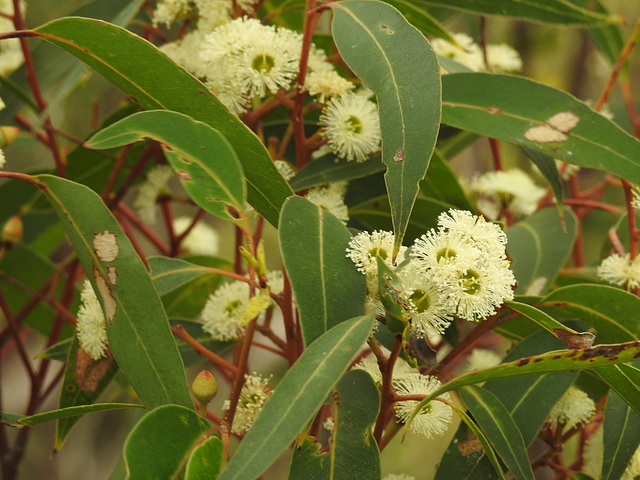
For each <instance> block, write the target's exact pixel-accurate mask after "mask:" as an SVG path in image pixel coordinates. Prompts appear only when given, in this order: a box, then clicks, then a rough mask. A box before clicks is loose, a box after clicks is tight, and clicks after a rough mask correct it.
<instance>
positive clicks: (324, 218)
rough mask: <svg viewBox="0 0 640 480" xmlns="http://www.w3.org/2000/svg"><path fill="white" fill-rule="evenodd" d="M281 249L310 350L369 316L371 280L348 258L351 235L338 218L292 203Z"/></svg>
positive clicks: (286, 208)
mask: <svg viewBox="0 0 640 480" xmlns="http://www.w3.org/2000/svg"><path fill="white" fill-rule="evenodd" d="M280 222H281V223H280V230H279V232H278V234H279V239H280V249H281V251H282V259H283V262H284V266H285V268H286V270H287V274H288V275H289V280H290V281H291V288H292V289H293V293H294V294H295V297H296V302H297V305H298V308H299V310H300V325H301V327H302V335H303V338H304V342H305V345H309V344H311V342H313V341H314V340H315V339H316V338H318V337H319V336H320V335H322V334H323V333H324V332H326V331H327V330H329V329H330V328H332V327H333V326H335V325H337V324H339V323H340V322H342V321H344V320H346V319H348V318H352V317H355V316H356V315H362V313H363V312H364V306H363V305H364V294H365V276H364V275H363V274H361V273H360V272H358V271H357V270H356V268H355V265H354V264H353V262H352V261H351V260H349V259H348V258H347V256H346V249H347V246H348V245H349V241H350V240H351V234H350V233H349V230H347V227H345V226H344V225H343V224H342V223H341V222H340V221H339V220H338V219H337V218H335V217H334V216H333V215H331V214H330V213H329V212H327V211H325V210H323V209H322V208H320V207H318V206H317V205H314V204H313V203H311V202H310V201H308V200H307V199H305V198H302V197H295V196H294V197H291V198H289V199H287V201H286V202H285V204H284V206H283V208H282V214H281V217H280Z"/></svg>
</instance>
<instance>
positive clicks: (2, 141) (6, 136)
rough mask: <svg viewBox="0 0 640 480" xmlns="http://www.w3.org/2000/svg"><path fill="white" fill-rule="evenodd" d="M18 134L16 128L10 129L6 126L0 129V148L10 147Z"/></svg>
mask: <svg viewBox="0 0 640 480" xmlns="http://www.w3.org/2000/svg"><path fill="white" fill-rule="evenodd" d="M19 133H20V129H19V128H18V127H11V126H8V125H3V126H2V127H0V147H6V146H7V145H11V144H12V143H13V142H14V140H15V139H16V138H18V134H19Z"/></svg>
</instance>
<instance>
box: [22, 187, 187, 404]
mask: <svg viewBox="0 0 640 480" xmlns="http://www.w3.org/2000/svg"><path fill="white" fill-rule="evenodd" d="M35 178H36V179H37V181H39V182H41V183H42V189H43V191H44V194H45V195H46V197H47V199H48V200H49V201H50V202H51V204H52V205H53V207H54V209H55V210H56V212H57V213H58V216H59V217H60V221H61V222H62V223H63V225H64V226H65V229H66V230H67V234H68V235H69V238H70V240H71V243H72V244H73V246H74V248H75V250H76V253H77V255H78V258H79V259H80V262H81V263H82V266H83V267H84V270H85V272H86V274H87V277H88V278H89V280H90V281H91V284H92V285H93V289H94V290H95V292H96V294H97V296H98V298H99V299H100V303H101V305H102V309H103V312H105V318H106V327H107V336H108V338H109V345H110V347H111V351H112V352H113V356H114V358H115V360H116V362H117V363H118V365H119V366H120V368H121V369H122V370H123V372H124V373H125V375H126V376H127V378H128V379H129V381H130V382H131V385H132V386H133V388H134V389H135V390H136V392H137V394H138V395H139V396H140V399H141V400H142V401H143V402H144V403H145V404H146V406H147V408H154V407H157V406H159V405H164V404H167V403H176V404H178V405H183V406H185V407H191V408H193V404H192V401H191V398H190V396H189V392H188V390H187V385H186V383H187V382H186V377H185V373H184V367H183V365H182V361H181V359H180V356H179V354H178V349H177V347H176V343H175V340H174V338H173V335H172V334H171V331H170V329H169V322H168V320H167V316H166V314H165V312H164V308H163V307H162V304H161V303H160V299H159V298H158V294H157V292H156V290H155V288H154V287H153V284H152V283H151V279H150V278H149V274H148V273H147V270H146V269H145V267H144V264H143V263H142V261H141V260H140V258H139V257H138V255H137V254H136V252H135V250H134V249H133V246H132V245H131V242H130V241H129V239H128V238H127V236H126V235H125V234H124V233H123V232H122V230H121V229H120V226H119V225H118V222H117V221H116V219H115V218H114V217H113V215H112V214H111V212H109V210H108V209H107V207H106V206H105V205H104V203H102V200H101V199H100V197H99V196H98V195H97V194H96V193H95V192H93V191H92V190H90V189H88V188H87V187H85V186H83V185H78V184H77V183H74V182H71V181H69V180H65V179H62V178H58V177H52V176H49V175H41V176H39V177H35Z"/></svg>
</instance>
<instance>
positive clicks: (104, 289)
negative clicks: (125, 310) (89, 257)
mask: <svg viewBox="0 0 640 480" xmlns="http://www.w3.org/2000/svg"><path fill="white" fill-rule="evenodd" d="M93 276H94V277H95V279H96V284H97V285H98V291H99V292H100V296H101V297H102V306H103V309H104V317H105V319H106V321H107V324H109V325H110V324H111V323H112V322H113V317H115V315H116V301H115V299H114V298H113V295H111V290H110V289H109V286H108V285H107V282H105V280H104V278H102V276H100V272H99V271H98V269H97V268H95V267H94V268H93ZM109 280H110V281H111V277H109Z"/></svg>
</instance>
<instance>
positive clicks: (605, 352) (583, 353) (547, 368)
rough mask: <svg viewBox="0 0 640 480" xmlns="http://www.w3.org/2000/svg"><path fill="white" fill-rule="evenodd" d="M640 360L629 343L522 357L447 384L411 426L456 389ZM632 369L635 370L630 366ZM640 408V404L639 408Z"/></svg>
mask: <svg viewBox="0 0 640 480" xmlns="http://www.w3.org/2000/svg"><path fill="white" fill-rule="evenodd" d="M638 357H640V342H638V341H636V342H628V343H621V344H614V345H598V346H596V347H593V348H585V349H582V350H557V351H555V352H549V353H545V354H542V355H534V356H530V357H526V358H521V359H520V360H516V361H513V362H509V363H503V364H500V365H498V366H497V367H492V368H487V369H485V370H478V371H474V372H471V373H467V374H465V375H460V376H459V377H456V378H454V379H453V380H451V381H449V382H447V383H445V384H443V385H442V386H441V387H440V388H439V389H437V390H434V391H433V392H431V393H430V394H429V395H428V396H427V397H426V398H425V399H424V400H422V401H421V402H420V403H419V404H418V406H417V407H416V409H415V411H414V413H413V414H412V417H411V418H410V419H409V420H408V421H407V425H408V424H409V423H410V421H411V420H412V419H413V417H414V416H415V415H416V413H417V412H419V411H420V409H421V408H422V407H423V406H424V405H427V404H428V403H429V402H430V401H431V400H433V399H434V398H436V397H437V396H439V395H442V394H443V393H445V392H448V391H450V390H455V389H457V388H460V387H464V386H466V385H474V384H477V383H480V382H488V381H492V380H501V379H503V378H513V377H520V376H524V375H536V374H538V375H539V374H542V373H553V372H564V371H567V370H569V371H571V370H581V369H589V368H596V367H603V366H609V365H616V364H618V363H628V362H631V361H634V360H636V359H637V358H638ZM629 368H631V367H629ZM638 408H640V405H639V406H638Z"/></svg>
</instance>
